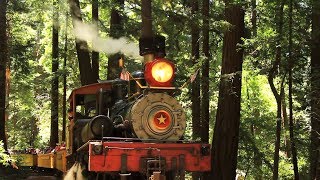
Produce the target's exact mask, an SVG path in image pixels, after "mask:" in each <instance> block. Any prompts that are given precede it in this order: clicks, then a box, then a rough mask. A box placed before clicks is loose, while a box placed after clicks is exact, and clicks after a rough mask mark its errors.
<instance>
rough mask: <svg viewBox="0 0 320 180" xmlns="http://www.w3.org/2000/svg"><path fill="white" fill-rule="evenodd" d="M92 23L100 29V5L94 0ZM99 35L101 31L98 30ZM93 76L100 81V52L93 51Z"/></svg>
mask: <svg viewBox="0 0 320 180" xmlns="http://www.w3.org/2000/svg"><path fill="white" fill-rule="evenodd" d="M92 21H93V23H94V24H96V25H97V27H98V22H99V4H98V0H92ZM97 31H98V32H97V34H98V33H99V30H98V29H97ZM91 59H92V76H93V79H94V80H98V79H99V52H96V51H92V57H91Z"/></svg>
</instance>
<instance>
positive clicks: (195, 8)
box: [190, 0, 201, 180]
mask: <svg viewBox="0 0 320 180" xmlns="http://www.w3.org/2000/svg"><path fill="white" fill-rule="evenodd" d="M191 13H192V17H191V19H190V20H191V41H192V42H191V46H192V47H191V48H192V50H191V57H192V63H193V65H194V66H195V67H197V63H198V62H199V56H200V54H199V48H200V35H199V34H200V32H199V31H200V30H199V24H198V21H197V17H198V16H199V1H198V0H192V1H191ZM199 75H200V73H199ZM191 86H192V87H191V88H192V89H191V102H192V104H191V110H192V138H193V139H194V140H197V139H199V138H200V137H201V117H200V116H201V107H200V106H201V99H200V78H196V79H195V80H194V81H193V83H192V84H191ZM199 178H200V174H199V173H197V172H194V173H192V179H194V180H196V179H199Z"/></svg>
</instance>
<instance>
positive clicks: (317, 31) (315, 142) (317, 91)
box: [310, 0, 320, 179]
mask: <svg viewBox="0 0 320 180" xmlns="http://www.w3.org/2000/svg"><path fill="white" fill-rule="evenodd" d="M311 38H312V43H311V146H310V177H311V179H320V152H319V151H320V104H319V103H320V2H319V0H313V1H312V37H311Z"/></svg>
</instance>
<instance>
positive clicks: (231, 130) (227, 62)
mask: <svg viewBox="0 0 320 180" xmlns="http://www.w3.org/2000/svg"><path fill="white" fill-rule="evenodd" d="M225 17H226V20H227V21H228V22H229V23H230V24H232V25H233V26H232V27H231V29H230V30H229V31H226V32H225V34H224V39H223V54H222V68H221V79H220V86H219V99H218V110H217V117H216V123H215V127H214V134H213V142H212V145H213V148H212V166H213V167H212V171H213V172H212V176H213V178H214V179H218V180H220V179H235V177H236V168H237V152H238V142H239V125H240V98H241V74H242V62H243V50H242V49H240V50H239V46H237V45H238V44H241V43H242V41H241V38H242V37H243V36H244V11H243V9H242V8H241V7H240V6H238V5H234V4H229V3H228V1H226V8H225Z"/></svg>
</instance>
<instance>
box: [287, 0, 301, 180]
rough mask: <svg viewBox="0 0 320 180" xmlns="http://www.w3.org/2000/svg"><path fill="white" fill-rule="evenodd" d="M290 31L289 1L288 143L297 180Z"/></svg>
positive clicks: (291, 26)
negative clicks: (289, 143)
mask: <svg viewBox="0 0 320 180" xmlns="http://www.w3.org/2000/svg"><path fill="white" fill-rule="evenodd" d="M292 31H293V2H292V0H290V4H289V82H288V83H289V131H290V142H291V146H290V147H291V154H292V158H291V160H292V165H293V171H294V179H295V180H299V169H298V159H297V150H296V144H295V139H294V131H293V126H294V124H293V102H292V79H293V77H292V71H293V66H294V62H293V55H292V52H293V42H292V38H293V37H292Z"/></svg>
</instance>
